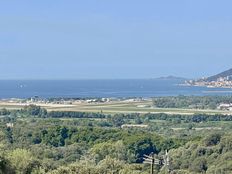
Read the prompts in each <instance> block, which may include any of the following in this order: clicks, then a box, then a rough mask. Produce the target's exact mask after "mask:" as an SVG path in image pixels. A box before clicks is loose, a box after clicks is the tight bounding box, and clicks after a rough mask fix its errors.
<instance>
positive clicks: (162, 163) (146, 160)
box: [143, 150, 170, 174]
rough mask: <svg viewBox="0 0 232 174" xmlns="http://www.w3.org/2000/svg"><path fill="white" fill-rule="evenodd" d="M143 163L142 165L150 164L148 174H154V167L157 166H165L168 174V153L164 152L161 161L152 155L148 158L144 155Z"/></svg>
mask: <svg viewBox="0 0 232 174" xmlns="http://www.w3.org/2000/svg"><path fill="white" fill-rule="evenodd" d="M143 160H144V161H143V163H144V164H150V165H151V172H150V174H154V166H155V165H158V166H165V167H167V168H168V172H170V170H169V165H170V163H169V161H170V160H169V155H168V151H167V150H166V152H165V155H163V156H162V159H156V158H155V155H154V153H151V154H150V155H149V156H148V155H144V158H143Z"/></svg>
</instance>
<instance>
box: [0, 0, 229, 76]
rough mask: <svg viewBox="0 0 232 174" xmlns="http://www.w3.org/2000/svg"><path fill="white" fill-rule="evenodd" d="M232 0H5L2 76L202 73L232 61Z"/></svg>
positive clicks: (0, 34) (1, 9)
mask: <svg viewBox="0 0 232 174" xmlns="http://www.w3.org/2000/svg"><path fill="white" fill-rule="evenodd" d="M231 7H232V1H231V0H221V1H218V0H175V1H174V0H143V1H141V0H82V1H80V0H69V1H64V0H49V1H48V0H39V1H35V0H20V1H16V0H15V1H14V0H13V1H1V2H0V79H85V78H87V79H96V78H151V77H159V76H166V75H175V76H183V77H190V78H197V77H201V76H208V75H212V74H215V73H217V72H220V71H223V70H226V69H229V68H232V34H231V31H232V11H231Z"/></svg>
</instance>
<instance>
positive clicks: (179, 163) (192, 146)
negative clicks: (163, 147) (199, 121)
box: [170, 133, 232, 174]
mask: <svg viewBox="0 0 232 174" xmlns="http://www.w3.org/2000/svg"><path fill="white" fill-rule="evenodd" d="M170 156H171V164H172V165H171V167H172V170H174V171H176V172H177V173H184V174H188V173H206V174H212V173H222V174H223V173H225V174H226V173H231V172H232V136H231V134H224V135H223V134H217V133H213V134H209V135H208V136H206V137H205V138H203V139H202V140H201V141H199V142H189V143H187V144H186V145H185V146H183V147H181V148H178V149H173V150H171V151H170Z"/></svg>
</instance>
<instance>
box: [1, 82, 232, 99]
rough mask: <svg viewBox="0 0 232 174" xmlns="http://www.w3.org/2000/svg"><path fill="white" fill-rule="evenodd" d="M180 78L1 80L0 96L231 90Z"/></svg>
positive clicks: (142, 94) (225, 92)
mask: <svg viewBox="0 0 232 174" xmlns="http://www.w3.org/2000/svg"><path fill="white" fill-rule="evenodd" d="M182 82H183V81H181V80H160V79H130V80H128V79H127V80H0V98H1V99H5V98H29V97H33V96H39V97H42V98H52V97H71V98H75V97H76V98H78V97H80V98H85V97H154V96H177V95H198V96H201V95H230V94H232V90H231V89H217V88H205V87H190V86H180V85H178V84H181V83H182Z"/></svg>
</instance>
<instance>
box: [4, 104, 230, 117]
mask: <svg viewBox="0 0 232 174" xmlns="http://www.w3.org/2000/svg"><path fill="white" fill-rule="evenodd" d="M32 104H36V105H39V106H41V107H43V108H46V109H47V110H48V111H80V112H98V113H99V112H102V113H166V114H181V115H192V114H225V115H227V114H232V112H231V111H222V110H200V109H181V108H178V109H176V108H154V107H151V106H152V102H151V101H139V102H137V101H133V102H125V101H122V102H118V101H117V102H108V103H87V102H83V103H80V102H74V103H73V104H72V105H71V104H69V105H65V104H44V103H42V104H40V103H32ZM25 105H27V104H23V103H16V102H15V103H12V102H5V101H0V109H1V108H6V109H21V108H23V107H24V106H25Z"/></svg>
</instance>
